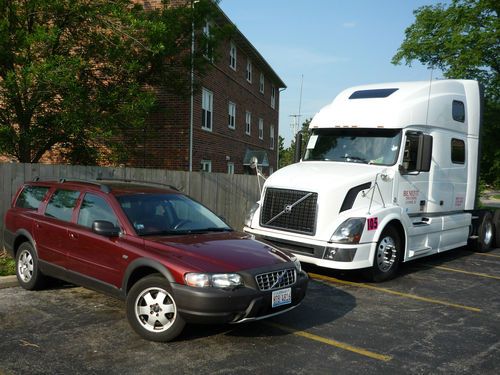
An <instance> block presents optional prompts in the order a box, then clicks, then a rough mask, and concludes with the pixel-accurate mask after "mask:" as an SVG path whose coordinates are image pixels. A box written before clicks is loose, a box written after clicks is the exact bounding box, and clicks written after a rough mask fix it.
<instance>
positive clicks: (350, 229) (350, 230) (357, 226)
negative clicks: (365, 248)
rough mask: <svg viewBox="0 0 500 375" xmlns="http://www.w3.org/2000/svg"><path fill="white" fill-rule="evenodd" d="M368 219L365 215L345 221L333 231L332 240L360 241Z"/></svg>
mask: <svg viewBox="0 0 500 375" xmlns="http://www.w3.org/2000/svg"><path fill="white" fill-rule="evenodd" d="M365 221H366V219H365V218H364V217H357V218H351V219H347V220H346V221H344V222H343V223H342V224H340V226H339V227H338V228H337V230H336V231H335V233H333V236H332V238H330V241H332V242H336V243H347V244H354V243H359V240H360V239H361V235H362V234H363V228H364V227H365Z"/></svg>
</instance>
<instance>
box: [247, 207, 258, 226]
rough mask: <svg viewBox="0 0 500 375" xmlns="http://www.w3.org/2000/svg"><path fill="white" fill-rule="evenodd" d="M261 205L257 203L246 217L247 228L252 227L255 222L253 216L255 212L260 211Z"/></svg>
mask: <svg viewBox="0 0 500 375" xmlns="http://www.w3.org/2000/svg"><path fill="white" fill-rule="evenodd" d="M259 206H260V205H259V203H258V202H257V203H255V204H254V205H253V206H252V207H251V208H250V210H248V212H247V215H246V216H245V222H244V223H245V226H246V227H251V226H252V220H253V216H254V215H255V211H257V210H258V208H259Z"/></svg>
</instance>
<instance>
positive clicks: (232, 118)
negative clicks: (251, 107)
mask: <svg viewBox="0 0 500 375" xmlns="http://www.w3.org/2000/svg"><path fill="white" fill-rule="evenodd" d="M227 111H228V123H227V126H228V127H229V129H235V128H236V104H234V103H233V102H229V106H228V109H227Z"/></svg>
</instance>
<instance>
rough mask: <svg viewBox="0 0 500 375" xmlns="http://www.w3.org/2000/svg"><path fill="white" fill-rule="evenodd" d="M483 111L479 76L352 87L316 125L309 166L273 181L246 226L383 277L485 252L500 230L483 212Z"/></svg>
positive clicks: (495, 217) (296, 250)
mask: <svg viewBox="0 0 500 375" xmlns="http://www.w3.org/2000/svg"><path fill="white" fill-rule="evenodd" d="M481 112H482V90H481V87H480V85H479V84H478V82H476V81H472V80H438V81H427V82H399V83H388V84H377V85H367V86H359V87H353V88H350V89H347V90H345V91H343V92H341V93H340V94H339V95H338V96H337V97H336V98H335V100H334V101H333V102H332V103H331V104H330V105H327V106H326V107H324V108H323V109H321V111H320V112H319V113H317V114H316V115H315V116H314V118H313V119H312V121H311V123H310V127H309V131H310V138H309V142H308V144H307V150H306V151H305V154H304V156H303V158H302V160H301V161H300V162H298V163H295V164H292V165H290V166H288V167H285V168H282V169H280V170H278V171H277V172H275V173H274V174H273V175H271V176H270V177H269V178H268V179H267V181H266V182H265V184H264V188H263V190H262V195H261V198H260V200H259V202H257V204H256V205H255V206H254V207H253V208H252V210H251V211H250V212H249V214H248V216H247V218H246V221H245V228H244V230H245V231H246V232H248V233H251V234H253V235H255V236H256V237H257V238H260V239H262V240H263V241H267V242H269V243H270V244H272V245H274V246H276V247H279V248H283V249H286V250H289V251H291V252H292V253H293V254H295V255H296V256H297V257H298V258H299V259H300V261H302V262H306V263H312V264H315V265H318V266H322V267H328V268H334V269H342V270H347V269H349V270H350V269H366V271H367V274H368V276H369V277H370V278H371V279H372V280H374V281H383V280H387V279H390V278H392V277H394V275H395V274H396V272H397V270H398V267H399V264H400V262H406V261H409V260H412V259H416V258H420V257H424V256H428V255H431V254H436V253H439V252H443V251H446V250H450V249H453V248H457V247H460V246H464V245H467V244H468V242H469V244H470V245H471V246H474V247H475V248H476V250H479V251H485V250H487V249H489V248H491V247H492V246H494V244H495V232H497V233H498V232H499V230H500V223H499V212H492V211H489V210H476V209H475V208H476V198H477V195H478V191H477V189H478V188H477V186H478V174H479V151H480V142H479V136H480V128H481V117H482V116H481V115H482V113H481ZM497 211H498V210H497ZM495 224H496V225H495ZM497 237H498V236H497ZM498 240H499V238H497V241H498ZM471 241H472V242H471Z"/></svg>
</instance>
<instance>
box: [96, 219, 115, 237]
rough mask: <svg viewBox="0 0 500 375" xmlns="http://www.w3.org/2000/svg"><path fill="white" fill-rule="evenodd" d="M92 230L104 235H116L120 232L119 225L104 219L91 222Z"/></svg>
mask: <svg viewBox="0 0 500 375" xmlns="http://www.w3.org/2000/svg"><path fill="white" fill-rule="evenodd" d="M92 231H93V232H94V233H96V234H98V235H100V236H104V237H118V236H119V235H120V233H121V230H120V228H119V227H116V226H114V224H113V223H111V222H109V221H105V220H96V221H94V222H93V223H92Z"/></svg>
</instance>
